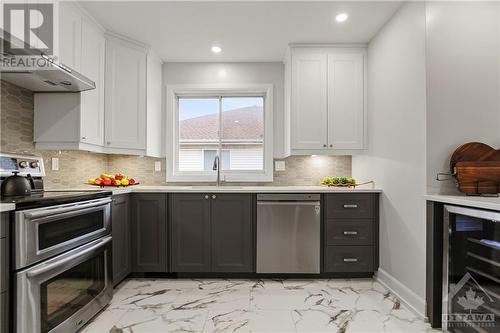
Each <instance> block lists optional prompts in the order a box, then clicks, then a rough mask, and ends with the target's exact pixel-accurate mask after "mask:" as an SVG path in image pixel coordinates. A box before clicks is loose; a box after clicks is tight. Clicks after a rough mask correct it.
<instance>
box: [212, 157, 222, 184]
mask: <svg viewBox="0 0 500 333" xmlns="http://www.w3.org/2000/svg"><path fill="white" fill-rule="evenodd" d="M212 170H214V171H215V170H217V186H220V183H221V182H220V158H219V155H215V157H214V164H213V166H212Z"/></svg>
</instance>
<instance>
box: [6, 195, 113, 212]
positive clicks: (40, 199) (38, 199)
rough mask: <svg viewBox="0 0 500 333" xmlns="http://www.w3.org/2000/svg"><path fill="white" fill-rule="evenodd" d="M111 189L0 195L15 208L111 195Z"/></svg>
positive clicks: (51, 204) (35, 206) (36, 206)
mask: <svg viewBox="0 0 500 333" xmlns="http://www.w3.org/2000/svg"><path fill="white" fill-rule="evenodd" d="M111 194H112V192H111V191H104V190H102V191H95V190H89V191H41V192H33V193H31V195H27V196H20V197H0V202H1V203H14V204H16V210H19V209H29V208H38V207H45V206H53V205H60V204H65V203H71V202H78V201H84V200H92V199H98V198H103V197H107V196H111Z"/></svg>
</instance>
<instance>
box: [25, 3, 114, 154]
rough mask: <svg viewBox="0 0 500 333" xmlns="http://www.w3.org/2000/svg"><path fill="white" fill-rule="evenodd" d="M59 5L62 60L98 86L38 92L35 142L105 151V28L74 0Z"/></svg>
mask: <svg viewBox="0 0 500 333" xmlns="http://www.w3.org/2000/svg"><path fill="white" fill-rule="evenodd" d="M59 5H60V7H59V17H60V20H59V32H60V33H59V35H60V40H59V48H58V52H57V53H58V54H59V61H60V62H61V63H62V64H64V65H66V66H68V67H70V68H71V69H73V70H76V71H78V72H80V73H82V74H83V75H85V76H87V77H88V78H90V79H91V80H92V81H94V82H95V89H93V90H88V91H84V92H81V93H37V94H35V117H34V118H35V119H34V141H35V145H36V147H37V148H38V149H82V150H89V151H96V152H101V151H102V146H103V144H104V69H105V68H104V64H105V63H104V61H105V39H104V31H103V30H102V29H101V27H100V26H98V25H97V24H96V23H95V22H94V21H93V20H91V19H90V18H89V17H88V16H87V14H86V13H84V12H83V11H82V10H81V9H80V8H79V7H78V5H76V4H74V3H71V2H61V3H60V4H59ZM57 53H56V54H57Z"/></svg>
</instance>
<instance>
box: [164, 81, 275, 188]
mask: <svg viewBox="0 0 500 333" xmlns="http://www.w3.org/2000/svg"><path fill="white" fill-rule="evenodd" d="M270 91H272V89H271V88H270V87H269V86H265V88H264V89H260V90H257V91H255V89H251V90H241V89H238V90H234V89H222V90H219V91H213V90H212V89H208V90H204V89H194V90H189V89H188V90H187V91H186V90H184V89H179V90H177V89H175V88H173V87H170V88H169V94H167V96H170V103H169V104H167V105H170V110H168V114H169V118H170V119H172V122H171V124H173V125H174V128H173V129H172V133H173V136H172V137H171V140H170V142H167V147H168V151H167V155H168V156H167V160H170V161H171V162H170V163H167V165H168V174H167V181H185V182H194V181H213V180H214V179H215V178H214V177H215V174H216V171H214V170H213V169H212V166H213V162H214V158H215V156H217V155H218V156H219V157H220V169H221V178H222V179H223V180H226V181H272V133H271V132H272V114H271V112H272V110H271V103H270V100H271V99H272V97H271V93H270ZM167 98H168V97H167ZM167 103H168V100H167ZM167 141H168V140H167ZM167 162H168V161H167Z"/></svg>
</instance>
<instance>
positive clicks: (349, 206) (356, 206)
mask: <svg viewBox="0 0 500 333" xmlns="http://www.w3.org/2000/svg"><path fill="white" fill-rule="evenodd" d="M344 208H358V205H356V204H353V205H344Z"/></svg>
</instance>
